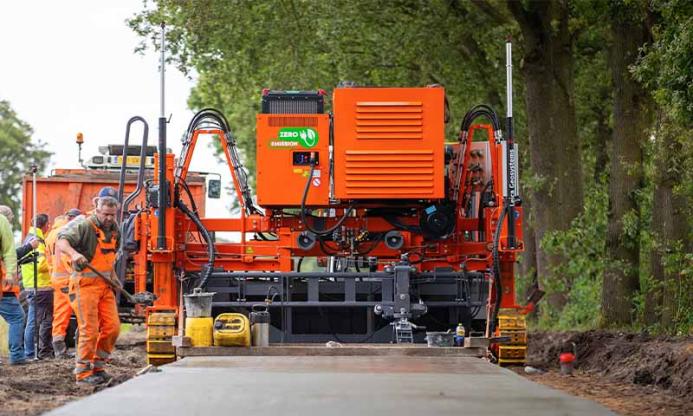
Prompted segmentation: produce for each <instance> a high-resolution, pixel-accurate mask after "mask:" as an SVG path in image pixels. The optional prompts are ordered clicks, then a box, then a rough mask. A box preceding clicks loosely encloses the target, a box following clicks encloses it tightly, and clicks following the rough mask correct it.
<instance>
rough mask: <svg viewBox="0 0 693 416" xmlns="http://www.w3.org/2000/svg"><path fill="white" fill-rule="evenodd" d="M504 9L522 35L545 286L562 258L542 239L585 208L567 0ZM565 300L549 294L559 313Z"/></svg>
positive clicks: (535, 208)
mask: <svg viewBox="0 0 693 416" xmlns="http://www.w3.org/2000/svg"><path fill="white" fill-rule="evenodd" d="M507 7H508V9H509V10H510V12H511V13H512V16H513V17H514V19H515V20H516V21H517V23H518V25H519V27H520V30H521V33H522V51H523V65H522V73H523V75H524V80H525V104H526V111H527V126H528V133H529V147H530V165H531V169H532V174H533V175H534V178H535V180H534V181H533V182H534V187H533V189H532V192H531V198H532V211H533V215H534V217H535V218H536V221H535V223H534V226H535V227H534V232H535V240H536V253H537V256H536V259H537V261H536V264H537V272H538V275H539V279H540V280H543V281H544V282H546V281H547V280H549V279H552V278H554V277H555V276H556V275H557V273H556V272H557V271H558V270H559V269H560V267H561V264H562V262H563V256H562V255H560V254H548V253H547V252H546V251H545V250H544V249H543V246H542V240H543V239H544V237H545V236H546V235H547V233H549V232H552V231H564V230H567V229H568V228H569V227H570V225H571V222H572V221H573V219H575V218H576V217H577V215H578V214H579V213H580V212H581V211H582V207H583V185H582V163H581V160H580V156H579V155H580V142H579V139H578V135H577V125H576V115H575V102H574V99H573V88H574V83H573V72H574V60H573V46H574V38H573V35H572V33H571V32H570V29H569V27H568V22H569V18H570V10H569V7H568V2H567V1H565V0H561V1H553V2H544V1H527V2H519V1H508V2H507ZM566 299H567V298H566V294H565V292H563V291H556V292H554V293H553V294H550V295H549V302H550V303H551V304H552V306H553V307H554V308H556V309H558V310H560V309H561V308H562V307H563V305H564V304H565V302H566Z"/></svg>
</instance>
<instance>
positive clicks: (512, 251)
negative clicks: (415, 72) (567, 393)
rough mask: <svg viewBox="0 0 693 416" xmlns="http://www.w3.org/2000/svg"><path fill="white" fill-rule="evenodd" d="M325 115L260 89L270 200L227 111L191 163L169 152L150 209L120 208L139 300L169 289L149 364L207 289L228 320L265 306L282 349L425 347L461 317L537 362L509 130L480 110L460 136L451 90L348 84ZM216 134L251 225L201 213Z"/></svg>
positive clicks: (158, 159) (500, 353)
mask: <svg viewBox="0 0 693 416" xmlns="http://www.w3.org/2000/svg"><path fill="white" fill-rule="evenodd" d="M327 104H328V103H326V94H325V93H324V92H323V91H313V92H311V91H271V90H265V91H263V95H262V105H261V107H262V112H261V114H258V115H257V118H256V123H257V124H256V133H257V137H256V143H257V147H256V149H257V164H256V165H257V172H256V181H257V198H256V200H255V199H254V198H253V195H252V193H251V189H250V185H249V180H248V176H247V172H246V170H245V168H244V166H243V164H242V161H241V158H240V156H239V152H238V149H237V146H236V138H235V137H234V135H233V133H232V131H231V129H230V127H229V124H228V122H227V120H226V118H225V117H224V115H223V114H222V113H221V112H219V111H217V110H214V109H204V110H201V111H200V112H198V113H197V114H196V115H195V116H194V117H193V119H192V121H191V122H190V124H189V127H188V130H187V132H186V133H185V135H184V138H183V149H182V154H181V155H180V156H179V157H178V158H175V157H174V155H173V154H171V153H168V152H165V151H163V152H161V151H160V152H159V153H158V154H156V155H155V156H154V158H155V165H156V166H155V171H156V175H155V177H154V178H153V180H152V181H149V182H148V183H147V184H145V188H146V189H145V194H146V197H145V201H146V205H145V207H144V208H143V209H138V210H129V211H128V210H125V212H124V213H123V235H124V236H125V238H124V241H123V244H122V247H123V248H122V250H121V251H123V252H121V261H122V259H123V258H125V261H126V262H128V263H129V266H128V267H131V268H132V269H134V270H135V273H134V276H135V290H136V291H138V292H143V291H150V292H153V293H154V294H155V295H156V296H157V300H156V301H155V304H154V306H150V307H148V308H147V310H146V313H147V316H148V324H149V329H148V334H149V335H148V336H149V338H148V341H147V346H148V357H149V360H150V362H152V363H155V364H158V363H165V362H169V361H171V360H173V359H175V346H174V345H173V343H172V341H171V339H172V337H173V338H178V337H176V335H183V334H182V331H183V324H182V320H183V316H184V312H183V306H182V305H183V304H184V302H183V296H184V295H186V294H190V293H192V292H193V290H194V289H197V290H196V293H199V292H200V289H201V290H202V291H203V292H208V293H213V297H212V304H211V310H212V314H213V315H214V316H216V315H219V314H221V313H227V312H236V313H244V314H248V312H249V311H250V310H251V308H252V307H253V306H256V305H258V304H262V305H265V306H266V307H267V309H268V310H269V311H270V312H271V318H270V332H269V341H270V343H277V342H283V343H310V342H325V341H330V340H337V341H340V342H353V343H388V342H395V343H407V342H414V343H417V342H423V339H424V335H425V331H446V330H449V329H454V328H455V327H458V326H459V325H460V324H461V325H462V326H463V327H464V328H465V333H466V334H468V335H471V337H472V338H473V337H475V336H479V337H480V338H484V339H487V340H489V339H490V340H491V351H492V352H493V354H494V356H495V358H496V359H498V360H499V361H500V362H501V363H513V362H515V363H518V362H523V361H524V358H525V351H526V328H525V320H524V314H525V313H526V312H527V311H528V310H529V309H531V306H532V303H531V302H530V304H529V305H528V306H520V305H518V304H517V302H516V298H515V280H514V273H515V271H514V263H515V260H516V256H517V254H518V252H520V251H521V250H522V248H523V242H522V235H521V229H522V227H521V225H522V207H521V204H520V202H521V201H520V198H519V195H518V193H517V189H518V184H517V177H518V174H517V164H518V162H517V146H516V145H515V144H514V143H513V141H512V134H511V131H508V132H507V134H505V135H503V134H502V132H501V127H500V122H499V119H498V117H497V115H496V114H495V112H494V111H493V110H492V109H490V108H489V107H488V106H484V105H481V106H477V107H474V108H473V109H472V110H471V111H470V112H469V113H467V115H466V116H465V117H464V119H463V121H462V123H461V127H460V131H459V135H458V136H457V137H456V140H454V141H453V142H451V143H446V141H445V124H446V121H447V108H446V99H445V91H444V89H443V88H442V87H440V86H431V87H425V88H357V87H337V88H335V89H334V91H333V94H332V100H331V109H332V110H331V112H326V111H325V109H326V105H327ZM482 119H483V120H485V124H475V122H476V121H477V120H482ZM165 123H166V120H165V119H163V118H162V119H160V123H159V124H160V125H159V127H160V134H159V149H166V134H165V127H166V126H165ZM508 125H509V126H511V125H512V124H511V116H509V117H508ZM201 140H212V141H217V143H218V145H219V148H220V149H221V151H222V154H223V156H224V158H225V160H226V162H227V164H228V168H229V170H230V173H231V175H232V178H233V186H232V188H233V196H232V195H228V202H229V204H231V203H232V202H233V203H235V204H237V206H238V207H239V215H238V216H237V217H236V218H209V217H205V216H204V215H203V214H202V213H201V212H200V210H199V208H198V207H197V205H196V202H195V198H194V195H193V194H192V192H191V190H190V184H189V183H188V181H189V173H188V169H189V165H190V161H191V159H192V155H193V152H194V151H195V149H196V147H197V144H198V142H199V141H201ZM210 157H212V156H211V155H210ZM233 197H235V200H233ZM126 268H127V267H125V268H122V269H126ZM534 300H536V299H534ZM424 328H425V331H424Z"/></svg>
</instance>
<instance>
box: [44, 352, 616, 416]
mask: <svg viewBox="0 0 693 416" xmlns="http://www.w3.org/2000/svg"><path fill="white" fill-rule="evenodd" d="M231 414H233V415H248V416H251V415H252V416H256V415H272V416H279V415H282V416H283V415H300V416H311V415H316V416H317V415H320V416H323V415H350V416H371V415H373V416H384V415H397V416H400V415H416V416H425V415H431V416H434V415H435V416H439V415H456V416H459V415H502V416H515V415H517V416H527V415H532V416H542V415H551V416H556V415H566V416H567V415H571V416H572V415H584V416H588V415H589V416H595V415H613V413H611V412H610V411H608V410H607V409H605V408H603V407H601V406H599V405H598V404H596V403H593V402H590V401H587V400H584V399H580V398H577V397H573V396H570V395H567V394H565V393H562V392H559V391H556V390H552V389H549V388H547V387H544V386H541V385H539V384H536V383H533V382H531V381H528V380H526V379H524V378H522V377H521V376H519V375H517V374H515V373H513V372H511V371H509V370H506V369H503V368H500V367H497V366H494V365H491V364H488V363H486V362H484V361H483V360H480V359H478V358H467V357H389V356H385V357H383V356H377V357H368V356H365V357H363V356H360V357H345V356H336V357H329V356H321V357H257V356H255V357H253V356H251V357H188V358H185V359H183V360H181V361H178V362H176V363H174V364H170V365H168V366H165V367H162V371H161V372H159V373H150V374H146V375H143V376H140V377H137V378H135V379H133V380H130V381H128V382H126V383H124V384H121V385H119V386H116V387H113V388H110V389H107V390H104V391H102V392H100V393H97V394H95V395H92V396H90V397H87V398H85V399H82V400H79V401H77V402H73V403H71V404H68V405H66V406H64V407H62V408H59V409H57V410H55V411H53V412H50V413H49V415H51V416H63V415H65V416H67V415H69V416H73V415H90V416H91V415H118V416H122V415H147V416H158V415H165V416H172V415H205V416H207V415H209V416H216V415H231Z"/></svg>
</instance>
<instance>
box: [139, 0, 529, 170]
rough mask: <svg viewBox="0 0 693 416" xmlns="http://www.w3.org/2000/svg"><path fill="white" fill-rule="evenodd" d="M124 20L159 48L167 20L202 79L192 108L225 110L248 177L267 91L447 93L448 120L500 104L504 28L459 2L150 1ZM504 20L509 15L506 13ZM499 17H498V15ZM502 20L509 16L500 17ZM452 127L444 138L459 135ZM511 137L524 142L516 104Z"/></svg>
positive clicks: (172, 41)
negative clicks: (436, 89)
mask: <svg viewBox="0 0 693 416" xmlns="http://www.w3.org/2000/svg"><path fill="white" fill-rule="evenodd" d="M155 4H156V8H152V9H149V10H145V11H143V12H141V13H140V14H138V15H137V16H135V17H134V18H133V19H131V20H130V22H129V24H130V26H131V27H132V28H133V30H135V31H136V32H137V33H138V34H139V35H140V36H142V37H143V39H145V41H144V42H143V45H142V47H146V46H147V41H150V43H151V45H154V46H155V47H156V44H157V43H156V36H157V33H158V25H159V24H160V22H161V21H165V22H166V24H167V27H168V39H167V40H168V44H169V47H170V48H171V49H170V51H171V52H172V56H173V59H174V60H175V62H176V63H177V64H178V65H179V67H180V68H181V69H183V70H184V71H193V70H194V71H195V72H197V73H198V74H199V82H198V84H197V85H196V86H195V88H194V90H193V92H192V94H191V97H190V100H189V105H190V106H191V107H192V108H193V109H195V108H201V107H205V106H215V107H218V108H219V109H220V110H222V111H223V112H224V113H225V114H226V115H227V117H228V118H229V122H230V123H231V125H232V127H233V128H234V130H235V133H236V135H237V136H238V137H239V146H240V148H241V151H242V153H243V154H244V156H245V160H246V161H247V163H246V166H247V167H248V169H249V170H250V172H251V174H252V173H253V172H254V156H255V140H254V124H255V113H257V112H258V111H259V102H260V93H261V91H262V89H263V88H272V89H290V90H296V89H303V90H315V89H318V88H322V89H325V90H327V92H328V93H329V92H331V89H332V88H333V87H334V86H336V85H338V83H339V82H340V81H353V82H355V83H356V84H357V85H378V86H416V85H420V86H424V85H428V84H433V83H437V84H442V85H444V86H445V88H446V92H447V94H448V98H449V100H450V107H451V108H452V109H453V117H454V118H453V120H457V123H458V122H459V121H461V119H462V116H463V115H464V111H466V110H467V109H468V108H470V107H471V106H472V105H475V104H479V103H482V102H489V103H491V104H492V105H493V106H494V107H495V108H496V110H497V111H499V112H501V109H500V108H499V107H500V106H501V105H502V101H503V100H502V98H501V95H500V94H499V91H503V85H504V77H503V75H504V71H503V69H502V59H503V41H504V38H505V35H507V33H508V32H509V30H508V28H507V26H504V24H500V25H499V24H496V23H495V22H493V21H492V20H490V19H489V18H488V17H487V16H486V15H484V14H480V13H478V12H477V11H476V9H475V8H474V6H473V5H471V4H469V3H467V2H461V1H457V0H452V1H447V0H446V1H442V0H437V1H422V0H406V1H397V2H379V3H377V7H373V4H374V3H373V2H372V1H370V0H350V1H347V0H335V1H330V2H322V1H294V2H290V1H279V2H247V1H232V2H226V1H212V0H204V1H195V2H180V1H171V0H161V1H157V2H156V3H155ZM506 14H507V13H506ZM501 15H502V13H501ZM505 21H506V22H505V23H506V24H509V23H510V19H509V18H508V17H507V16H505ZM457 123H451V124H450V125H449V128H448V131H449V133H450V135H451V137H454V135H455V134H456V133H457V131H455V130H456V129H457V127H458V124H457ZM516 130H517V137H520V138H521V137H522V136H523V134H522V133H523V130H524V117H523V114H522V106H521V105H520V106H518V111H517V129H516Z"/></svg>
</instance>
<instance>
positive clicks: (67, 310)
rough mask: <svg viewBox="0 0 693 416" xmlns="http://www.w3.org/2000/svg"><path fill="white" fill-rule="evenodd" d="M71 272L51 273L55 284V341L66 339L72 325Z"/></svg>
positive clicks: (52, 282) (52, 281) (52, 284)
mask: <svg viewBox="0 0 693 416" xmlns="http://www.w3.org/2000/svg"><path fill="white" fill-rule="evenodd" d="M69 276H70V275H69V273H67V272H65V273H62V272H54V273H52V275H51V286H53V342H57V341H64V340H65V335H66V334H67V327H68V326H70V318H71V317H72V305H70V298H69V297H68V292H69V284H70V279H69Z"/></svg>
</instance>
